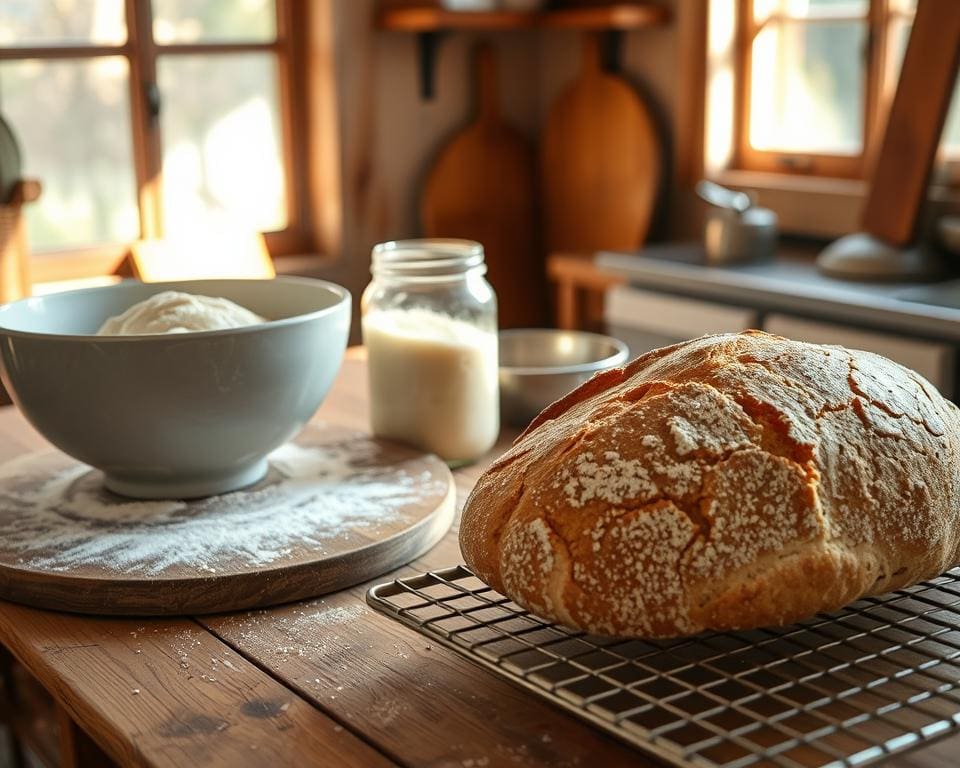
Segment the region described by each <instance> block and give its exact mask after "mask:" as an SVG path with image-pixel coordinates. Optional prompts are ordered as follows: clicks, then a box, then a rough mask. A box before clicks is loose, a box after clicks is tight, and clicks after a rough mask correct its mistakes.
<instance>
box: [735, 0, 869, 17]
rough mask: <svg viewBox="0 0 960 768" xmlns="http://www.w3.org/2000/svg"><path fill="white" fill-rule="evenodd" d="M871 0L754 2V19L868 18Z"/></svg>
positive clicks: (759, 0)
mask: <svg viewBox="0 0 960 768" xmlns="http://www.w3.org/2000/svg"><path fill="white" fill-rule="evenodd" d="M868 10H870V0H753V18H754V20H755V21H758V22H760V21H765V20H766V19H768V18H769V17H770V16H773V15H777V16H789V17H790V18H793V19H810V18H824V17H833V18H836V17H838V16H843V17H847V18H849V17H851V16H866V14H867V11H868Z"/></svg>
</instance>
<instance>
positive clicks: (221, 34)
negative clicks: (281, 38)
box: [153, 0, 277, 43]
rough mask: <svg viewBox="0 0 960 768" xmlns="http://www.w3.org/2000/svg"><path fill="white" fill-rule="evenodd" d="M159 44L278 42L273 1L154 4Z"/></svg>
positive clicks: (183, 0) (163, 0)
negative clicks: (239, 41)
mask: <svg viewBox="0 0 960 768" xmlns="http://www.w3.org/2000/svg"><path fill="white" fill-rule="evenodd" d="M153 37H154V39H155V40H156V41H157V42H158V43H196V42H234V41H237V40H242V41H264V42H268V41H271V40H275V39H276V37H277V12H276V8H275V7H274V1H273V0H217V1H216V2H210V0H153Z"/></svg>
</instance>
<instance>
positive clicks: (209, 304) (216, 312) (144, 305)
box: [97, 291, 265, 336]
mask: <svg viewBox="0 0 960 768" xmlns="http://www.w3.org/2000/svg"><path fill="white" fill-rule="evenodd" d="M262 322H265V321H264V319H263V318H262V317H260V316H259V315H256V314H254V313H253V312H251V311H250V310H249V309H246V308H245V307H241V306H240V305H239V304H235V303H234V302H232V301H230V300H229V299H221V298H214V297H211V296H200V295H196V294H192V293H182V292H180V291H163V292H162V293H157V294H155V295H153V296H151V297H150V298H149V299H146V300H144V301H141V302H138V303H137V304H134V305H133V306H132V307H130V308H129V309H128V310H127V311H126V312H124V313H123V314H121V315H117V316H116V317H111V318H108V319H107V320H106V322H104V324H103V325H102V326H100V330H98V331H97V335H98V336H140V335H150V334H157V333H192V332H196V331H219V330H223V329H225V328H240V327H242V326H245V325H256V324H257V323H262Z"/></svg>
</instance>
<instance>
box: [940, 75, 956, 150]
mask: <svg viewBox="0 0 960 768" xmlns="http://www.w3.org/2000/svg"><path fill="white" fill-rule="evenodd" d="M941 146H942V147H943V151H944V152H945V153H946V155H947V157H949V158H951V159H953V160H956V159H958V158H960V81H958V82H957V86H956V88H954V89H953V101H952V102H951V103H950V112H949V113H948V114H947V124H946V126H944V129H943V142H942V144H941Z"/></svg>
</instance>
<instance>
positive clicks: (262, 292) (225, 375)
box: [0, 277, 350, 498]
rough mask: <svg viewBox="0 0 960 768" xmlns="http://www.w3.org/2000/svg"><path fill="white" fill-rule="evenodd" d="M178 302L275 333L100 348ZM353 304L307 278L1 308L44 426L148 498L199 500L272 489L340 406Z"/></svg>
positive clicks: (8, 356)
mask: <svg viewBox="0 0 960 768" xmlns="http://www.w3.org/2000/svg"><path fill="white" fill-rule="evenodd" d="M165 290H177V291H184V292H186V293H196V294H201V295H205V296H222V297H224V298H227V299H230V300H231V301H234V302H236V303H237V304H240V305H241V306H244V307H247V308H248V309H250V310H252V311H253V312H256V313H257V314H259V315H261V316H263V317H266V318H269V320H270V321H269V322H266V323H263V324H260V325H254V326H248V327H244V328H233V329H229V330H221V331H207V332H202V333H189V334H171V335H156V336H96V335H94V334H95V333H96V330H97V329H98V328H99V327H100V325H101V323H102V322H103V321H104V320H105V319H106V318H108V317H110V316H112V315H118V314H120V313H121V312H123V311H124V310H125V309H127V308H128V307H130V306H132V305H133V304H136V303H137V302H140V301H143V300H144V299H146V298H148V297H149V296H151V295H153V294H155V293H159V292H161V291H165ZM349 329H350V293H349V292H348V291H347V290H346V289H345V288H342V287H340V286H338V285H334V284H333V283H327V282H323V281H320V280H310V279H307V278H295V277H281V278H277V279H275V280H201V281H190V282H182V283H152V284H143V283H138V282H133V281H129V282H124V283H120V284H118V285H112V286H105V287H98V288H91V289H86V290H80V291H70V292H67V293H60V294H52V295H49V296H41V297H35V298H29V299H24V300H22V301H18V302H14V303H12V304H7V305H5V306H0V376H2V378H3V383H4V385H5V386H6V388H7V390H8V391H9V393H10V395H11V396H12V398H13V400H14V402H15V403H16V404H17V406H18V407H19V408H20V410H21V411H22V412H23V414H24V415H25V416H26V417H27V419H28V420H29V421H30V423H31V424H33V426H34V427H36V428H37V430H39V431H40V432H41V433H42V434H43V436H44V437H46V438H47V439H48V440H49V441H50V442H51V443H53V444H54V445H55V446H57V447H58V448H59V449H60V450H62V451H63V452H64V453H67V454H69V455H70V456H73V457H74V458H76V459H79V460H80V461H82V462H84V463H86V464H89V465H91V466H93V467H96V468H98V469H101V470H103V472H104V474H105V476H106V478H105V480H106V485H107V487H108V488H109V489H110V490H112V491H114V492H116V493H119V494H122V495H125V496H132V497H137V498H188V497H197V496H209V495H212V494H217V493H224V492H226V491H230V490H235V489H237V488H241V487H243V486H246V485H250V484H251V483H254V482H256V481H257V480H259V479H260V478H261V477H263V475H264V473H265V472H266V456H267V454H268V453H269V452H270V451H272V450H273V449H274V448H277V447H278V446H280V445H281V444H283V443H284V442H285V441H287V440H289V439H290V438H291V437H293V436H294V435H295V434H296V433H297V432H298V431H299V430H300V429H301V428H302V427H303V425H304V424H306V422H307V421H308V420H309V419H310V417H311V416H312V415H313V413H314V412H315V411H316V410H317V408H318V407H319V405H320V403H321V402H322V400H323V398H324V397H325V396H326V394H327V391H328V390H329V388H330V385H331V384H332V382H333V379H334V377H335V376H336V373H337V371H338V369H339V367H340V363H341V361H342V359H343V352H344V349H345V347H346V343H347V336H348V333H349Z"/></svg>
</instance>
